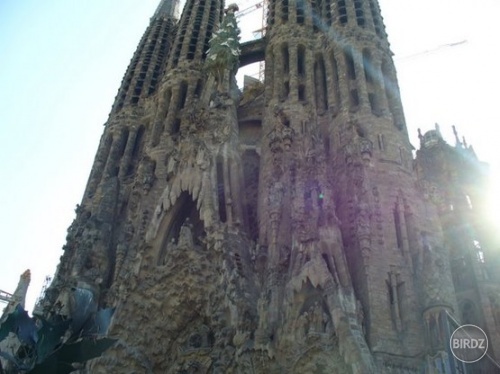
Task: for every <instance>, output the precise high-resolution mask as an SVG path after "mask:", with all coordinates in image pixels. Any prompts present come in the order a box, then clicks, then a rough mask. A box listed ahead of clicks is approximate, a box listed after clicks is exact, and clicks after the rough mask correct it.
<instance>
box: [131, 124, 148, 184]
mask: <svg viewBox="0 0 500 374" xmlns="http://www.w3.org/2000/svg"><path fill="white" fill-rule="evenodd" d="M143 138H144V126H141V127H139V130H137V134H136V135H135V140H134V147H133V148H132V154H131V157H130V163H129V165H128V167H127V175H132V174H133V172H134V170H135V165H137V162H138V161H139V155H140V153H141V151H142V147H143Z"/></svg>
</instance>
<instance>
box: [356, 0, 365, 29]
mask: <svg viewBox="0 0 500 374" xmlns="http://www.w3.org/2000/svg"><path fill="white" fill-rule="evenodd" d="M354 10H355V12H356V22H357V24H358V26H361V27H364V26H365V14H364V12H363V3H362V1H361V0H354Z"/></svg>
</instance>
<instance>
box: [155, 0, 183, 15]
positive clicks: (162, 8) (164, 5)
mask: <svg viewBox="0 0 500 374" xmlns="http://www.w3.org/2000/svg"><path fill="white" fill-rule="evenodd" d="M162 16H164V17H165V16H166V17H169V16H170V17H172V18H174V19H179V0H161V2H160V4H159V5H158V8H156V12H155V14H154V15H153V18H157V17H162Z"/></svg>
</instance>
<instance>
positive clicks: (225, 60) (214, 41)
mask: <svg viewBox="0 0 500 374" xmlns="http://www.w3.org/2000/svg"><path fill="white" fill-rule="evenodd" d="M238 10H239V9H238V6H237V5H236V4H231V5H229V6H228V7H227V9H226V11H225V13H226V16H225V17H224V20H223V21H222V23H221V25H220V28H219V30H217V31H215V32H214V33H213V34H212V38H211V39H210V42H209V43H210V48H209V50H208V51H207V59H206V60H205V67H206V69H207V71H208V72H209V73H210V74H213V75H214V77H215V78H216V80H217V87H218V88H219V91H220V89H221V88H222V87H223V82H224V81H225V79H224V76H225V74H226V72H227V73H230V74H236V72H237V71H238V66H239V57H240V43H239V40H240V37H239V35H240V29H239V28H238V23H237V21H236V17H235V14H234V13H235V12H237V11H238Z"/></svg>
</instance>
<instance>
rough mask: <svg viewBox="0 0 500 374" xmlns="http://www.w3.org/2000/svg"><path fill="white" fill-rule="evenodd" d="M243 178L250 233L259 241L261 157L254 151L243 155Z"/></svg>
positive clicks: (251, 236)
mask: <svg viewBox="0 0 500 374" xmlns="http://www.w3.org/2000/svg"><path fill="white" fill-rule="evenodd" d="M242 161H243V178H244V181H245V184H244V187H243V188H244V199H245V211H246V214H247V221H248V231H249V234H250V238H252V240H255V241H256V240H257V239H258V235H259V222H258V216H257V205H258V195H257V191H258V190H259V165H260V157H259V155H258V154H257V152H256V151H254V150H247V151H245V153H243V157H242Z"/></svg>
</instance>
